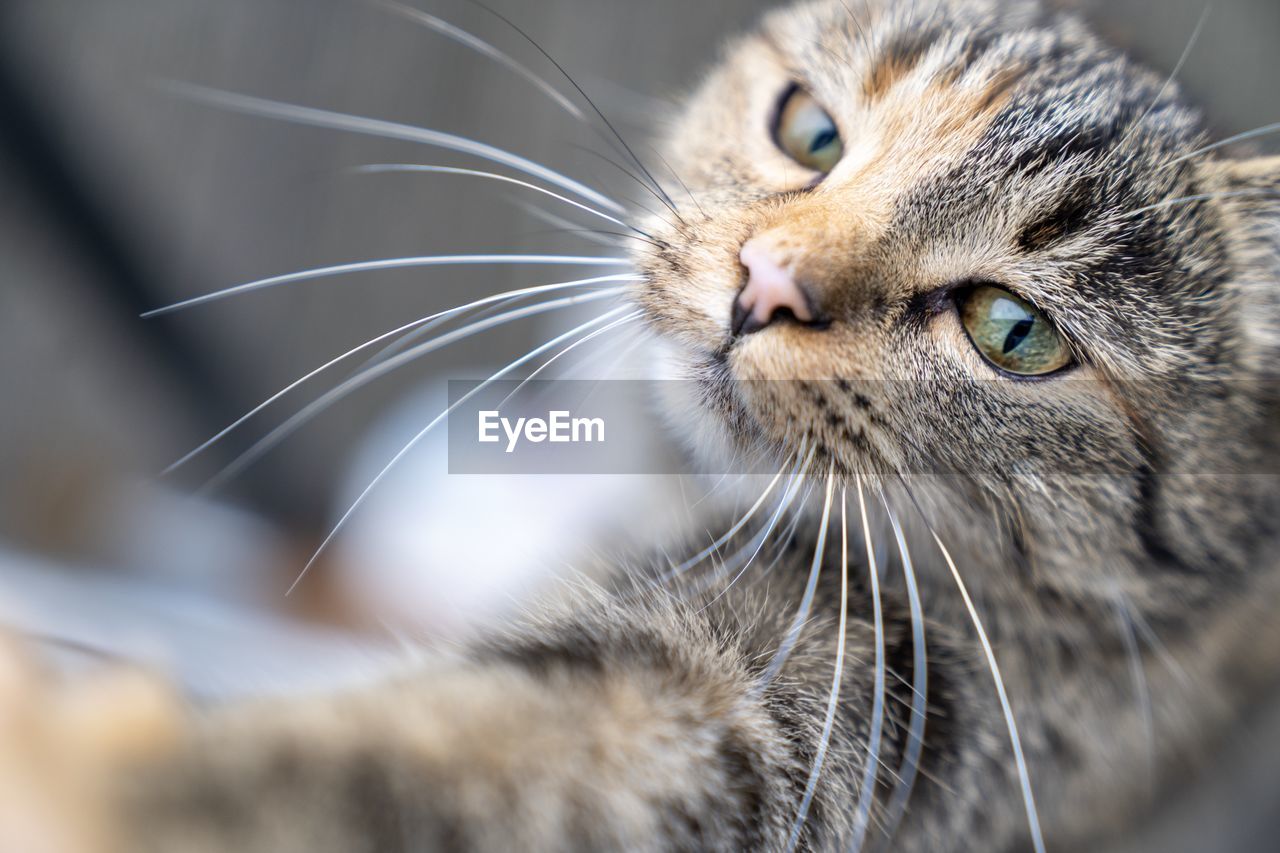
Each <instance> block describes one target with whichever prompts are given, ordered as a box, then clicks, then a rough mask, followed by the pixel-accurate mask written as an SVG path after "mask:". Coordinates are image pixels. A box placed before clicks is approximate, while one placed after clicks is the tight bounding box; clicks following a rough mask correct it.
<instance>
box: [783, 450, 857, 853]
mask: <svg viewBox="0 0 1280 853" xmlns="http://www.w3.org/2000/svg"><path fill="white" fill-rule="evenodd" d="M834 474H835V466H834V465H833V466H832V470H831V471H829V472H828V474H827V479H828V480H830V479H831V477H832V476H833V475H834ZM847 498H848V496H847V494H846V493H845V489H844V488H843V487H841V489H840V622H839V626H838V627H837V629H836V664H835V672H834V673H832V676H831V693H830V694H829V695H828V697H827V713H826V716H825V717H823V720H822V735H821V736H820V737H819V738H818V751H817V753H815V755H814V758H813V768H812V769H811V770H810V771H809V780H808V781H807V782H806V783H805V786H804V796H803V797H802V798H801V800H800V809H799V810H798V811H797V812H796V819H795V822H794V823H792V824H791V835H790V837H789V838H788V839H787V850H788V851H792V850H795V849H796V847H797V846H798V845H799V844H800V833H801V831H802V830H803V829H804V822H805V820H806V819H807V818H808V817H809V806H810V805H811V804H812V803H813V795H814V792H815V791H816V790H817V788H818V778H819V777H820V776H821V775H822V764H823V762H824V761H825V760H826V757H827V748H828V747H829V746H830V744H831V730H832V728H833V727H834V725H835V721H836V707H837V706H838V705H839V704H840V680H841V678H843V676H844V646H845V635H846V632H847V624H848V623H847V617H848V612H849V521H848V517H847V504H848V500H847Z"/></svg>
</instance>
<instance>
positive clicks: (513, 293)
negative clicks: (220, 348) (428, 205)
mask: <svg viewBox="0 0 1280 853" xmlns="http://www.w3.org/2000/svg"><path fill="white" fill-rule="evenodd" d="M639 280H641V277H640V276H629V275H608V276H598V277H596V278H584V279H580V280H578V281H563V282H557V283H555V284H544V285H539V286H537V287H526V288H522V289H520V290H509V291H507V292H506V293H498V294H495V295H493V296H486V297H485V298H484V299H477V300H476V301H474V302H468V303H467V304H466V305H459V306H456V307H454V308H449V309H447V310H445V311H437V312H436V313H435V314H431V315H428V316H426V317H421V318H419V319H417V320H414V321H413V322H411V323H405V324H404V325H403V326H400V327H398V328H395V329H392V330H391V331H389V332H383V333H382V334H381V335H378V336H377V337H375V338H370V339H369V340H367V341H365V342H364V343H362V344H360V345H359V346H357V347H353V348H351V349H349V350H347V351H346V352H344V353H342V354H341V355H339V356H336V357H334V358H332V359H330V360H329V361H326V362H325V363H324V364H322V365H320V366H319V367H317V368H316V369H314V370H312V371H311V372H310V373H308V374H306V375H305V376H303V377H301V378H299V379H297V380H295V381H293V382H291V383H289V384H288V385H286V386H285V387H284V388H281V389H280V390H279V391H277V392H276V393H274V394H272V395H271V396H270V397H268V398H267V399H265V400H263V401H262V402H261V403H259V404H258V405H256V406H254V407H253V408H252V409H250V410H249V411H247V412H245V413H244V414H243V415H241V416H240V417H239V418H237V419H236V420H235V421H233V422H232V423H230V424H228V425H227V426H226V427H224V428H223V429H221V430H220V431H218V432H217V433H216V434H215V435H213V436H212V437H210V438H209V439H208V440H206V441H205V442H203V443H202V444H200V445H199V446H198V447H196V448H194V449H193V450H191V451H190V452H188V453H187V454H186V455H185V456H183V457H182V458H181V459H179V460H177V461H176V462H174V463H172V464H171V465H169V466H168V467H167V468H165V469H164V473H165V474H169V473H171V472H173V471H174V470H176V469H178V468H180V467H182V466H183V465H185V464H186V463H187V462H190V461H191V460H192V459H194V458H195V457H196V456H199V455H200V454H201V453H203V452H204V451H205V450H207V449H209V448H210V447H212V446H213V445H214V444H216V443H218V442H219V441H221V440H222V439H223V438H225V437H226V436H227V435H228V434H229V433H231V432H232V431H233V430H235V429H236V428H237V427H239V426H240V425H241V424H243V423H244V422H245V421H247V420H249V419H250V418H252V417H253V416H254V415H256V414H258V413H259V412H261V411H262V410H263V409H265V408H267V407H268V406H270V405H271V404H272V403H274V402H275V401H276V400H279V399H280V398H281V397H283V396H285V395H286V394H288V393H289V392H290V391H292V390H293V389H295V388H297V387H298V386H300V385H302V384H304V383H306V382H307V381H309V380H311V379H313V378H314V377H316V376H318V375H319V374H321V373H323V372H324V371H326V370H328V369H329V368H330V367H333V366H335V365H337V364H340V363H341V362H343V361H345V360H346V359H348V358H350V357H351V356H353V355H355V354H356V353H359V352H363V351H364V350H366V349H368V348H369V347H372V346H375V345H376V344H378V343H381V342H382V341H385V340H387V339H388V338H393V337H395V336H397V335H400V334H402V333H404V332H408V331H410V330H415V329H419V328H420V327H423V326H426V325H427V324H430V323H433V322H435V321H437V320H443V319H446V318H448V317H452V316H456V315H457V314H461V313H463V312H465V311H470V310H472V309H474V308H478V307H481V306H484V305H488V304H491V303H495V302H501V301H506V300H509V299H518V298H520V297H522V296H532V295H535V294H541V293H550V292H552V291H556V290H566V289H569V288H576V287H586V286H588V285H592V284H601V283H605V282H616V281H639Z"/></svg>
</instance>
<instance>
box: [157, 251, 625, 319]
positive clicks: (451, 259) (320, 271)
mask: <svg viewBox="0 0 1280 853" xmlns="http://www.w3.org/2000/svg"><path fill="white" fill-rule="evenodd" d="M476 264H496V265H507V264H521V265H524V264H529V265H541V264H546V265H552V266H593V267H595V266H599V267H625V266H630V265H631V262H630V261H628V260H625V259H623V258H607V257H583V256H580V255H425V256H422V257H415V258H384V259H382V260H378V261H358V262H356V263H351V264H337V265H336V266H331V267H319V268H317V269H310V270H300V271H299V272H291V273H286V274H284V275H276V276H271V277H270V278H263V279H258V280H257V281H249V282H245V283H244V284H237V285H235V286H234V287H228V288H225V289H223V290H216V291H214V292H213V293H206V294H204V295H203V296H193V297H192V298H190V299H184V300H182V301H181V302H175V303H173V304H172V305H166V306H164V307H163V308H153V309H152V310H150V311H148V312H146V313H145V314H143V315H142V316H143V318H149V317H159V316H160V315H162V314H170V313H172V312H174V311H181V310H183V309H185V308H191V307H194V306H196V305H203V304H205V303H207V302H214V301H216V300H219V299H226V298H228V297H231V296H238V295H240V294H242V293H250V292H252V291H255V290H263V289H265V288H268V287H276V286H278V285H282V284H289V283H291V282H295V281H311V280H314V279H319V278H328V277H330V276H335V275H347V274H350V273H357V272H372V271H375V270H388V269H400V268H402V267H439V266H471V265H476Z"/></svg>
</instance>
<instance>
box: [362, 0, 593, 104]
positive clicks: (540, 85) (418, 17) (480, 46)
mask: <svg viewBox="0 0 1280 853" xmlns="http://www.w3.org/2000/svg"><path fill="white" fill-rule="evenodd" d="M370 2H372V3H373V4H374V5H376V6H381V7H382V8H383V9H386V10H387V11H389V12H392V13H394V14H397V15H400V16H401V17H403V18H406V19H408V20H410V21H412V22H414V23H415V24H418V25H420V26H424V27H427V28H429V29H432V30H435V31H436V32H437V33H439V34H440V35H442V36H444V37H445V38H448V39H451V40H453V41H454V42H456V43H458V44H460V45H462V46H463V47H467V48H470V49H471V50H474V51H475V52H476V53H478V54H480V55H481V56H485V57H487V58H489V59H492V60H493V61H494V62H496V63H498V64H499V65H501V66H503V67H504V68H506V69H508V70H510V71H512V72H514V73H515V74H517V75H519V76H521V77H523V78H524V79H525V80H527V81H528V82H529V83H530V84H532V85H533V86H534V87H535V88H536V89H538V90H539V91H541V92H542V94H544V95H546V96H547V97H548V98H550V99H551V100H552V101H553V102H555V104H556V105H557V106H559V107H560V108H561V109H562V110H564V111H565V112H567V113H568V114H569V115H571V116H573V117H574V118H575V119H577V120H578V121H581V122H586V120H587V117H586V115H584V114H583V112H582V110H581V109H579V108H578V105H577V104H575V103H574V102H573V101H571V100H569V98H568V97H566V96H565V95H564V93H563V92H561V91H560V90H559V89H557V88H556V87H555V86H552V85H551V84H550V83H548V82H547V81H546V79H544V78H543V77H541V76H540V75H539V74H538V73H537V72H535V71H533V70H532V69H530V68H528V67H527V66H525V65H524V64H522V63H521V62H519V61H517V60H516V59H515V58H513V57H512V56H511V55H510V54H508V53H506V52H505V51H502V50H499V49H498V48H497V47H494V46H493V45H492V44H490V43H489V42H487V41H485V40H484V39H482V38H480V37H478V36H476V35H473V34H472V33H469V32H467V31H466V30H464V29H462V28H461V27H457V26H454V25H453V24H451V23H449V22H448V21H445V20H442V19H440V18H437V17H436V16H435V15H430V14H428V13H426V12H423V11H421V10H419V9H415V8H413V7H412V6H404V5H401V4H400V3H393V2H390V0H370Z"/></svg>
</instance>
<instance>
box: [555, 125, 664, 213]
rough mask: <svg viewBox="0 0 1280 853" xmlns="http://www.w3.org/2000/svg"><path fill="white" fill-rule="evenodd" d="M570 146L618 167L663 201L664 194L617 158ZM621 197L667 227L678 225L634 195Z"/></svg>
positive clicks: (582, 147) (574, 144) (625, 174)
mask: <svg viewBox="0 0 1280 853" xmlns="http://www.w3.org/2000/svg"><path fill="white" fill-rule="evenodd" d="M569 147H570V148H574V149H576V150H578V151H581V152H582V153H583V154H587V155H589V156H591V157H594V158H596V159H597V160H600V161H601V162H603V163H605V164H606V165H608V166H612V167H613V168H614V169H616V170H617V171H619V172H621V173H622V174H623V176H625V177H628V178H630V179H631V180H632V181H634V182H635V183H636V185H637V186H639V187H640V188H641V189H643V190H644V191H645V192H647V193H648V194H649V195H651V196H653V197H654V198H656V199H657V200H658V201H659V202H661V201H662V196H660V195H658V193H657V192H656V191H654V189H653V187H651V186H649V184H648V183H647V182H646V181H644V180H642V179H641V178H640V176H639V175H637V174H636V173H635V172H633V171H631V170H630V169H628V168H627V167H626V166H624V165H622V164H621V163H619V162H618V161H617V160H614V159H613V158H612V157H609V156H608V155H606V154H601V153H600V152H599V151H596V150H595V149H594V148H587V147H586V146H585V145H578V144H576V143H570V145H569ZM620 197H621V199H622V200H623V201H627V202H630V203H631V205H632V206H633V207H635V208H638V209H639V210H643V211H644V212H645V213H647V214H649V215H650V216H652V217H654V218H655V219H659V220H661V221H662V222H664V223H665V224H666V225H667V227H669V228H675V227H676V226H675V223H673V222H672V221H671V220H670V219H667V218H665V217H664V216H662V215H661V214H659V213H658V211H656V210H654V209H653V208H652V207H648V206H647V205H643V204H641V203H640V202H638V201H636V200H635V199H634V198H632V197H630V196H626V195H623V196H620ZM664 206H666V205H664ZM667 210H668V211H671V213H672V214H673V215H674V216H675V217H676V221H678V222H683V221H684V220H683V218H682V217H681V216H680V214H679V213H677V212H675V211H674V210H671V208H670V207H667Z"/></svg>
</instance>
